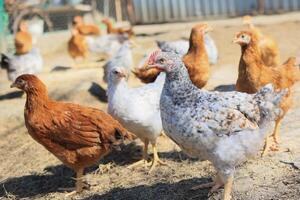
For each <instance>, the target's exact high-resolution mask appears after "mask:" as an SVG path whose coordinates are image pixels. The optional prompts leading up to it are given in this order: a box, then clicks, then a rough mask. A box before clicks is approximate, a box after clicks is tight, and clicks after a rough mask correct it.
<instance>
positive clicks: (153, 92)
mask: <svg viewBox="0 0 300 200" xmlns="http://www.w3.org/2000/svg"><path fill="white" fill-rule="evenodd" d="M127 76H128V74H127V70H126V69H125V68H122V67H115V68H113V69H111V70H110V73H109V79H108V90H107V95H108V113H109V114H111V115H112V116H113V117H114V118H115V119H117V120H118V121H119V122H120V123H121V124H122V125H123V126H124V127H125V128H126V129H127V130H129V131H130V132H132V133H134V134H136V136H137V137H139V138H140V139H141V140H142V142H143V143H144V151H143V159H142V160H140V161H138V162H136V163H135V164H133V165H131V166H132V167H133V166H136V165H139V164H147V157H148V144H149V142H150V143H151V145H152V147H153V160H152V163H151V168H150V171H149V172H151V171H152V170H153V169H154V168H155V166H156V165H157V164H164V163H163V162H162V161H161V160H160V159H159V157H158V154H157V148H156V140H157V138H158V136H159V135H160V134H161V132H162V123H161V118H160V110H159V99H160V94H161V91H162V87H163V84H162V82H164V80H165V74H164V73H161V74H160V75H159V76H158V77H157V79H156V80H155V82H153V83H150V84H147V85H144V86H141V87H138V88H130V87H129V86H128V84H127V81H126V77H127Z"/></svg>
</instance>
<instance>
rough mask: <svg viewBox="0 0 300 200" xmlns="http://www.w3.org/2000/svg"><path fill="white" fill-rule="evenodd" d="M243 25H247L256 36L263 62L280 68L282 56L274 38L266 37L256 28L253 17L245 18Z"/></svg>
mask: <svg viewBox="0 0 300 200" xmlns="http://www.w3.org/2000/svg"><path fill="white" fill-rule="evenodd" d="M243 24H246V25H247V26H248V28H249V30H250V31H252V33H253V34H255V35H256V37H257V40H258V43H257V45H258V46H259V48H260V52H261V57H262V61H263V62H264V64H265V65H266V66H268V67H272V66H278V65H279V64H280V56H279V49H278V45H277V43H276V42H275V40H274V39H273V38H271V37H270V36H268V35H264V34H263V33H262V32H261V30H260V29H258V28H257V27H255V26H254V24H253V22H252V17H250V16H248V15H247V16H244V17H243Z"/></svg>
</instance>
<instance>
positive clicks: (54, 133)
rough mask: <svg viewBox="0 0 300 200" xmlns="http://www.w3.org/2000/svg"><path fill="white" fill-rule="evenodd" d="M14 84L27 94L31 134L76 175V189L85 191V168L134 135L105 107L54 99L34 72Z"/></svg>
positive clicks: (28, 123)
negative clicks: (106, 111) (105, 110)
mask: <svg viewBox="0 0 300 200" xmlns="http://www.w3.org/2000/svg"><path fill="white" fill-rule="evenodd" d="M11 87H16V88H18V89H21V90H23V91H24V92H25V93H26V95H27V99H26V104H25V110H24V112H25V113H24V117H25V125H26V127H27V129H28V132H29V134H30V135H31V137H32V138H33V139H34V140H35V141H37V142H38V143H40V144H41V145H42V146H44V147H45V148H46V149H47V150H48V151H49V152H51V153H52V154H53V155H55V156H56V157H57V158H58V159H59V160H60V161H61V162H63V163H64V164H65V165H67V166H68V167H70V168H71V169H73V170H74V171H75V172H76V174H77V177H76V191H73V192H71V193H69V194H67V196H69V195H72V194H75V193H79V192H81V191H82V190H83V186H84V183H83V174H84V169H85V168H86V167H89V166H91V165H93V164H95V163H97V162H98V160H99V159H101V158H102V157H103V156H105V155H107V154H108V153H109V152H110V151H111V150H112V149H117V148H119V147H118V146H119V145H120V144H121V143H123V141H124V140H125V139H129V140H130V139H132V136H133V135H131V134H130V133H129V132H128V131H127V130H126V129H125V128H124V127H123V126H122V125H121V124H120V123H119V122H118V121H116V120H115V119H114V118H112V117H111V116H110V115H108V114H106V113H104V112H103V111H101V110H98V109H95V108H90V107H84V106H80V105H77V104H72V103H63V102H58V101H54V100H52V99H51V98H50V97H49V96H48V92H47V88H46V86H45V85H44V84H43V83H42V81H41V80H39V79H38V78H37V77H36V76H34V75H22V76H19V77H18V78H17V79H16V80H15V82H14V83H13V84H12V85H11Z"/></svg>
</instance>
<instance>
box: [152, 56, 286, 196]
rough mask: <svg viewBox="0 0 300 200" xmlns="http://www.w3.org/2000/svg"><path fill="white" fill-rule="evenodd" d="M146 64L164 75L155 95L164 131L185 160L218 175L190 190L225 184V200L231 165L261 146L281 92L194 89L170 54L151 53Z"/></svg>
mask: <svg viewBox="0 0 300 200" xmlns="http://www.w3.org/2000/svg"><path fill="white" fill-rule="evenodd" d="M148 64H149V67H151V68H153V67H154V68H158V69H159V70H161V71H164V72H166V78H165V83H164V87H163V90H162V93H161V97H160V112H161V120H162V126H163V130H164V132H165V133H166V135H167V136H169V137H170V139H172V140H173V141H174V142H175V143H176V144H178V145H179V146H180V147H181V149H182V150H183V151H184V152H185V153H187V154H188V155H189V156H191V157H196V158H200V159H203V160H209V161H210V162H211V163H212V165H213V166H214V168H215V169H216V171H217V176H216V178H215V179H214V181H213V182H211V183H204V184H201V185H199V186H195V187H193V188H192V189H194V190H195V189H202V188H208V187H211V192H215V191H217V190H218V189H219V188H220V187H222V186H224V196H223V200H230V199H231V191H232V186H233V179H234V174H235V169H236V167H237V166H239V165H240V164H242V163H243V162H245V161H246V160H247V159H249V158H250V157H251V156H254V155H256V154H257V152H258V151H259V149H260V148H261V146H262V144H263V141H264V137H265V135H266V133H267V131H268V127H269V126H270V124H271V122H272V121H273V120H274V119H275V118H276V117H277V116H278V115H279V114H280V112H281V109H280V106H279V104H280V102H281V101H282V98H283V96H284V95H285V93H286V91H280V92H275V91H274V90H273V87H272V85H271V84H270V85H268V86H266V87H263V88H262V89H261V90H259V91H258V92H257V93H256V94H253V95H252V94H246V93H240V92H215V91H214V92H210V91H206V90H202V89H199V88H197V87H195V86H194V85H193V83H192V82H191V80H190V78H189V74H188V71H187V69H186V67H185V66H184V63H183V62H182V59H181V57H180V56H179V55H178V54H175V53H172V52H155V53H153V55H152V56H151V57H150V59H149V62H148Z"/></svg>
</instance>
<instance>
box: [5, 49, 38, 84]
mask: <svg viewBox="0 0 300 200" xmlns="http://www.w3.org/2000/svg"><path fill="white" fill-rule="evenodd" d="M1 68H3V69H6V70H7V76H8V79H9V80H10V81H14V80H15V79H16V78H17V77H18V76H20V75H22V74H37V73H39V72H41V71H42V68H43V58H42V56H41V54H40V51H39V50H38V49H37V48H32V49H31V51H30V52H28V53H26V54H23V55H11V56H6V55H4V54H2V58H1Z"/></svg>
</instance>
